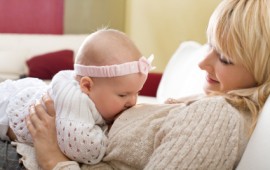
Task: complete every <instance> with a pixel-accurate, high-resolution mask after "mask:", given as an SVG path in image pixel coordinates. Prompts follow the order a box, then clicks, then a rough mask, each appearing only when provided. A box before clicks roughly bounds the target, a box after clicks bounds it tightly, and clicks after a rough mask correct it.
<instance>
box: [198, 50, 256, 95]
mask: <svg viewBox="0 0 270 170" xmlns="http://www.w3.org/2000/svg"><path fill="white" fill-rule="evenodd" d="M199 67H200V68H201V69H202V70H205V71H206V77H205V79H206V82H205V85H204V91H205V92H206V93H207V92H210V91H218V92H227V91H230V90H236V89H244V88H250V87H254V86H256V81H255V79H254V77H253V76H252V74H251V73H250V72H248V71H247V69H246V68H244V66H242V65H240V64H237V63H232V62H231V61H229V60H227V59H226V58H225V57H224V56H223V55H222V54H220V53H218V52H217V51H216V50H215V49H214V48H210V50H209V53H208V54H207V55H206V57H205V59H204V60H203V61H201V62H200V63H199Z"/></svg>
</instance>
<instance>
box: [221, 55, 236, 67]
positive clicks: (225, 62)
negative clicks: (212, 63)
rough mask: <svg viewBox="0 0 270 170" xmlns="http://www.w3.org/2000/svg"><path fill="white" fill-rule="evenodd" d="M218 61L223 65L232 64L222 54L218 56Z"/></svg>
mask: <svg viewBox="0 0 270 170" xmlns="http://www.w3.org/2000/svg"><path fill="white" fill-rule="evenodd" d="M219 61H220V62H222V63H223V64H225V65H229V64H233V63H232V62H231V61H230V60H229V59H228V58H227V57H225V56H224V55H222V54H219Z"/></svg>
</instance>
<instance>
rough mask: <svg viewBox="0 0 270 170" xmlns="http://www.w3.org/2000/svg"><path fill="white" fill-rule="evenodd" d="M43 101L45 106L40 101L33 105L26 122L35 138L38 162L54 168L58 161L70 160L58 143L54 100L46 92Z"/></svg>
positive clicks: (43, 165)
mask: <svg viewBox="0 0 270 170" xmlns="http://www.w3.org/2000/svg"><path fill="white" fill-rule="evenodd" d="M42 101H43V103H44V105H45V108H44V106H43V105H42V104H41V103H40V101H37V102H36V104H35V106H31V107H30V114H29V116H28V117H27V118H26V124H27V128H28V129H29V131H30V133H31V135H32V138H33V143H34V147H35V150H36V157H37V161H38V164H39V165H40V166H41V168H42V169H44V170H45V169H53V168H54V167H55V166H56V164H57V163H59V162H62V161H68V158H67V157H66V156H65V155H64V154H63V153H62V152H61V150H60V148H59V146H58V143H57V136H56V126H55V109H54V103H53V100H52V99H51V98H50V97H49V96H48V94H45V95H44V96H43V98H42Z"/></svg>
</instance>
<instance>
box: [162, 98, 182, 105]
mask: <svg viewBox="0 0 270 170" xmlns="http://www.w3.org/2000/svg"><path fill="white" fill-rule="evenodd" d="M176 103H179V101H178V100H177V99H173V98H168V99H167V100H166V101H165V104H176Z"/></svg>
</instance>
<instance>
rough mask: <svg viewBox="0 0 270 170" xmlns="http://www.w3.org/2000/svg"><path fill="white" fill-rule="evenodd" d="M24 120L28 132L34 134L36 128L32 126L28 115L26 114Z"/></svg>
mask: <svg viewBox="0 0 270 170" xmlns="http://www.w3.org/2000/svg"><path fill="white" fill-rule="evenodd" d="M25 122H26V126H27V129H28V130H29V132H30V134H31V135H32V136H34V134H35V133H36V128H35V127H34V126H33V124H32V122H31V119H30V115H28V116H26V118H25Z"/></svg>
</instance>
